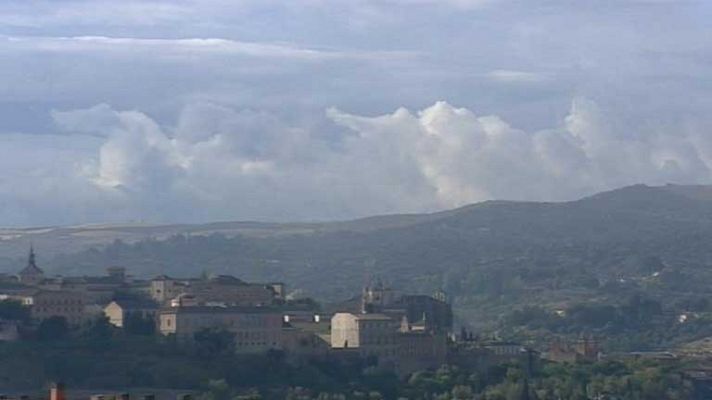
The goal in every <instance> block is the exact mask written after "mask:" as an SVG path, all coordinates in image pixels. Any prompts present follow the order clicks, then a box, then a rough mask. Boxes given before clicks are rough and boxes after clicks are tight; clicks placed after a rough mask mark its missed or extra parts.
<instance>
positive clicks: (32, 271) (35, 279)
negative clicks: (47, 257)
mask: <svg viewBox="0 0 712 400" xmlns="http://www.w3.org/2000/svg"><path fill="white" fill-rule="evenodd" d="M17 279H18V280H19V281H20V283H22V284H25V285H30V286H35V285H37V284H39V283H41V282H42V281H43V280H44V271H42V269H40V267H38V266H37V263H36V261H35V249H34V247H33V246H30V255H29V257H28V258H27V266H26V267H25V268H23V269H22V270H21V271H20V272H18V274H17Z"/></svg>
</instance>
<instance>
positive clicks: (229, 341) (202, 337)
mask: <svg viewBox="0 0 712 400" xmlns="http://www.w3.org/2000/svg"><path fill="white" fill-rule="evenodd" d="M193 339H194V340H195V346H196V349H197V351H198V354H200V355H203V356H210V357H214V356H217V355H226V354H232V353H233V352H234V351H235V334H234V333H232V332H229V331H227V330H225V329H218V328H204V329H201V330H200V331H198V332H196V333H195V334H194V335H193Z"/></svg>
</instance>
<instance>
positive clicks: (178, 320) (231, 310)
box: [158, 306, 283, 353]
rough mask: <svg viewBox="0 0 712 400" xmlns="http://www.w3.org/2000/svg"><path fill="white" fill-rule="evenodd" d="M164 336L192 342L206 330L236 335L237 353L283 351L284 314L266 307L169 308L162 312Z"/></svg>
mask: <svg viewBox="0 0 712 400" xmlns="http://www.w3.org/2000/svg"><path fill="white" fill-rule="evenodd" d="M158 315H159V324H158V328H159V331H160V333H161V334H163V335H175V336H176V338H177V339H179V340H192V339H193V338H194V335H195V333H197V332H199V331H201V330H203V329H206V328H207V329H224V330H226V331H229V332H232V333H234V334H235V346H236V351H237V352H242V353H259V352H264V351H267V350H269V349H279V348H281V347H282V319H283V317H282V313H281V312H279V311H278V310H274V309H270V308H263V307H205V306H195V307H169V308H164V309H162V310H160V311H159V313H158Z"/></svg>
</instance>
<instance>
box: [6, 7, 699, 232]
mask: <svg viewBox="0 0 712 400" xmlns="http://www.w3.org/2000/svg"><path fill="white" fill-rule="evenodd" d="M711 16H712V4H710V3H709V2H704V1H694V0H693V1H666V0H607V1H600V2H585V4H581V3H577V4H575V5H574V4H571V2H567V1H563V0H534V1H523V0H440V1H436V0H383V1H376V0H357V1H341V0H337V1H324V0H304V1H294V2H280V1H269V0H268V1H264V0H262V1H256V0H240V1H220V0H209V1H179V2H168V1H156V0H152V1H126V2H120V3H117V2H110V1H93V2H86V1H79V0H76V1H74V0H72V1H61V2H44V1H7V2H4V3H3V4H2V5H0V49H2V51H3V54H4V55H5V60H4V63H3V66H2V67H1V68H2V69H1V70H0V71H1V72H0V77H2V78H1V79H2V82H3V85H2V86H0V167H2V169H3V175H2V178H0V204H2V205H3V207H2V208H0V226H1V227H10V226H18V227H19V226H49V225H51V226H57V225H62V226H67V225H79V224H86V223H124V222H131V221H145V222H146V223H150V224H165V223H172V222H182V223H184V222H211V221H228V220H229V221H237V220H259V221H315V220H322V221H323V220H330V221H333V220H347V219H352V218H356V217H363V216H370V215H383V214H393V213H416V212H430V211H436V210H443V209H450V208H455V207H458V206H462V205H466V204H471V203H475V202H479V201H483V200H489V199H506V200H536V201H561V200H572V199H576V198H580V197H583V196H585V195H590V194H593V193H596V192H600V191H603V190H610V189H615V188H619V187H623V186H626V185H631V184H638V183H643V184H656V185H657V184H664V183H668V182H671V183H680V184H709V183H712V172H711V168H712V135H709V132H708V126H710V122H712V121H710V119H711V118H712V117H711V116H710V115H709V111H708V110H709V109H710V106H711V105H712V104H711V102H710V99H712V96H711V95H712V85H710V84H709V83H710V82H712V43H711V42H710V40H709V39H708V38H709V37H712V36H711V35H710V34H712V32H711V31H712V27H711V26H710V25H709V24H708V23H707V21H709V17H711Z"/></svg>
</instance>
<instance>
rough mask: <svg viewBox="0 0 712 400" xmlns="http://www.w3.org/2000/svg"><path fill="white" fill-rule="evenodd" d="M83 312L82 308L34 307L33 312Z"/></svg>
mask: <svg viewBox="0 0 712 400" xmlns="http://www.w3.org/2000/svg"><path fill="white" fill-rule="evenodd" d="M82 311H84V310H83V309H82V308H74V307H35V308H34V312H36V313H51V314H53V313H81V312H82Z"/></svg>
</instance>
